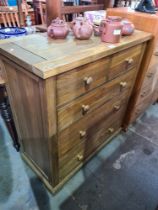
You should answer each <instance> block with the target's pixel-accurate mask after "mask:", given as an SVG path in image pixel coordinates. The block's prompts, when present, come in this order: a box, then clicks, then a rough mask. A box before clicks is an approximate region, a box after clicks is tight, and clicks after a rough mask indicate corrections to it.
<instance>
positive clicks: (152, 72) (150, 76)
mask: <svg viewBox="0 0 158 210" xmlns="http://www.w3.org/2000/svg"><path fill="white" fill-rule="evenodd" d="M157 81H158V57H156V56H155V55H153V56H152V59H151V63H150V66H149V69H148V72H147V73H146V76H145V79H144V82H143V85H142V88H141V92H140V96H139V99H138V103H140V102H141V101H142V100H144V99H145V98H146V97H149V95H152V94H153V93H154V92H155V90H156V88H157ZM151 103H152V102H151Z"/></svg>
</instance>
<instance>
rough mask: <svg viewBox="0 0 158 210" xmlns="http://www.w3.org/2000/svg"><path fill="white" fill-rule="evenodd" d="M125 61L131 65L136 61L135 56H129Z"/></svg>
mask: <svg viewBox="0 0 158 210" xmlns="http://www.w3.org/2000/svg"><path fill="white" fill-rule="evenodd" d="M125 61H126V63H127V64H128V65H131V64H132V63H133V62H134V60H133V58H128V59H126V60H125Z"/></svg>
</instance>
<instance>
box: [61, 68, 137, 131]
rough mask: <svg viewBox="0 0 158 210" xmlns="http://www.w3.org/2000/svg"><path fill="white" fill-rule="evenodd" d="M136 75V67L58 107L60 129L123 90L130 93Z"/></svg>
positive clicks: (89, 112)
mask: <svg viewBox="0 0 158 210" xmlns="http://www.w3.org/2000/svg"><path fill="white" fill-rule="evenodd" d="M135 76H136V68H135V69H133V70H132V71H129V72H128V73H126V74H125V75H122V76H121V77H118V78H116V79H114V80H112V81H111V82H108V83H106V84H104V85H102V86H100V87H98V88H96V89H95V90H92V91H91V92H89V93H88V94H86V95H84V96H81V97H79V98H78V99H76V100H74V101H72V102H71V103H69V104H67V105H66V106H64V107H62V108H60V109H58V129H59V131H61V130H63V129H65V128H66V127H68V126H70V125H71V124H72V123H74V122H76V121H77V120H80V119H81V118H83V117H85V116H87V115H89V114H91V112H93V111H94V110H95V109H96V108H97V107H99V106H101V105H102V104H104V103H106V102H108V101H109V100H111V99H112V98H115V97H117V96H118V95H120V94H122V93H123V92H129V94H130V90H131V88H132V86H133V82H134V80H135Z"/></svg>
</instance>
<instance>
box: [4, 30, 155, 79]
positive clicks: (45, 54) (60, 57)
mask: <svg viewBox="0 0 158 210" xmlns="http://www.w3.org/2000/svg"><path fill="white" fill-rule="evenodd" d="M150 38H151V34H148V33H146V32H140V31H135V33H134V35H133V36H130V37H123V38H122V39H121V42H120V43H117V44H115V45H112V46H111V44H107V43H103V42H101V41H100V39H98V37H92V38H91V39H90V40H83V41H80V40H74V37H72V36H68V37H67V39H66V40H53V39H51V38H48V37H47V35H46V34H33V35H30V36H29V38H28V39H26V38H25V37H24V38H21V37H20V38H17V39H16V41H13V42H11V40H10V42H9V43H5V42H4V44H2V45H1V46H0V53H1V54H3V55H4V56H6V57H8V58H9V59H14V60H16V62H17V63H18V64H19V65H22V67H24V68H27V69H28V71H30V72H32V73H33V74H36V75H37V76H39V77H41V78H43V79H46V78H49V77H51V76H55V75H57V74H61V73H63V72H66V71H69V70H72V69H74V68H76V67H79V66H82V65H84V64H88V63H91V62H94V61H97V60H98V59H101V58H104V57H105V56H108V55H111V54H113V53H116V52H119V51H120V50H124V49H127V48H129V47H132V46H135V45H137V44H139V43H143V42H144V41H147V40H149V39H150ZM67 46H69V50H68V49H67ZM10 52H12V53H10Z"/></svg>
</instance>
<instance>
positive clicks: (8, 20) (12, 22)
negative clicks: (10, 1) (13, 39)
mask: <svg viewBox="0 0 158 210" xmlns="http://www.w3.org/2000/svg"><path fill="white" fill-rule="evenodd" d="M0 19H2V23H1V24H3V25H4V26H5V27H11V26H14V27H17V26H18V27H20V23H19V18H18V12H17V11H8V12H0Z"/></svg>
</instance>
